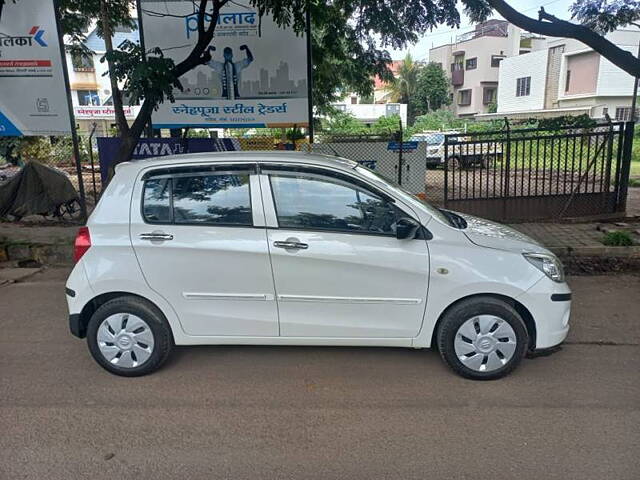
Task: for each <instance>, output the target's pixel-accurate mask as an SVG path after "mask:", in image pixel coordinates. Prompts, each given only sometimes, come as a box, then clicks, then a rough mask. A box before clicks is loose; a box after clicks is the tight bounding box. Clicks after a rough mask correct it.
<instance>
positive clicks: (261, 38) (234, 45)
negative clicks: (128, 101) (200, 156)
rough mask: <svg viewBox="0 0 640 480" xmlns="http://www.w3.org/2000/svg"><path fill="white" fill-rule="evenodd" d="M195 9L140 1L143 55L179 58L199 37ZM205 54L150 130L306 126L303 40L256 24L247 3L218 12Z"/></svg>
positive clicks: (174, 0) (265, 22)
mask: <svg viewBox="0 0 640 480" xmlns="http://www.w3.org/2000/svg"><path fill="white" fill-rule="evenodd" d="M207 3H208V4H210V2H207ZM197 4H198V2H193V1H189V0H186V1H184V0H166V1H157V0H155V1H153V0H142V1H141V6H142V25H143V31H144V41H145V47H146V49H147V50H150V49H152V48H155V47H159V48H161V49H162V51H163V52H164V55H165V56H166V57H169V58H172V59H173V60H174V61H175V63H179V62H180V61H182V60H184V59H185V58H186V57H187V55H188V54H189V52H190V51H191V50H192V49H193V46H194V45H195V43H196V41H197V39H198V20H197V13H196V12H197V7H196V5H197ZM209 12H210V11H207V14H206V16H205V25H206V26H208V25H209V24H210V22H211V21H212V16H211V15H210V14H209ZM208 50H209V52H210V53H211V61H210V62H209V63H207V64H205V65H200V66H199V67H197V68H195V69H194V70H192V71H190V72H188V73H186V74H185V75H184V76H182V77H181V78H180V81H181V82H182V85H183V87H184V91H182V92H180V91H179V90H176V91H175V92H174V94H175V103H170V102H165V103H163V104H161V105H160V106H159V108H158V110H157V111H155V112H154V113H153V116H152V121H153V126H154V127H155V128H174V127H176V128H177V127H187V126H189V127H266V126H269V127H277V126H291V125H294V124H297V125H300V126H304V125H307V124H308V121H309V112H308V105H307V95H308V87H307V51H306V40H305V38H304V36H296V34H295V33H294V32H293V30H292V29H290V28H280V27H278V26H277V25H276V24H275V23H274V22H273V20H272V19H271V18H270V17H267V16H265V17H262V18H260V17H259V15H258V12H257V10H256V9H255V8H254V7H252V6H251V4H250V3H249V1H247V0H239V1H234V2H229V3H227V4H226V5H225V6H224V7H223V8H222V10H221V12H220V16H219V18H218V20H217V24H216V30H215V34H214V37H213V41H212V42H211V44H210V45H209V46H208Z"/></svg>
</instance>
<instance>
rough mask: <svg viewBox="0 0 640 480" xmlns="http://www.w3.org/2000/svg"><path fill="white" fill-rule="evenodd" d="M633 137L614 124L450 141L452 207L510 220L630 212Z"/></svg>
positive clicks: (448, 194) (447, 191)
mask: <svg viewBox="0 0 640 480" xmlns="http://www.w3.org/2000/svg"><path fill="white" fill-rule="evenodd" d="M631 132H632V126H631V124H629V125H625V124H624V123H611V124H607V125H601V126H598V127H595V128H589V129H576V128H572V127H566V128H558V129H555V130H553V131H548V130H540V129H532V128H529V129H522V130H511V129H508V128H507V129H506V130H501V131H494V132H483V133H473V134H465V135H460V134H458V135H447V136H446V138H445V169H444V185H443V188H444V191H443V198H444V205H445V207H447V208H451V209H454V210H460V211H464V212H469V213H473V214H477V215H480V216H483V217H487V218H493V219H497V220H503V221H518V220H538V219H560V218H565V217H581V216H595V215H606V214H614V213H616V212H621V211H624V208H625V203H626V189H625V188H624V187H625V186H626V183H627V181H628V174H629V171H628V168H627V169H626V174H625V169H624V168H622V167H623V166H624V165H625V164H628V162H629V161H630V158H628V156H626V155H625V142H626V141H630V140H628V138H629V139H630V138H631V136H630V135H631ZM627 137H628V138H627Z"/></svg>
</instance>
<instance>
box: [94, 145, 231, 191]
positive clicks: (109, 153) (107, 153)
mask: <svg viewBox="0 0 640 480" xmlns="http://www.w3.org/2000/svg"><path fill="white" fill-rule="evenodd" d="M97 140H98V157H99V158H100V178H102V181H103V182H105V181H106V180H107V173H108V171H109V166H110V165H111V162H113V160H114V159H115V158H116V155H117V154H118V149H119V148H120V139H119V138H113V137H99V138H98V139H97ZM233 150H240V143H239V142H238V140H237V139H235V138H141V139H140V140H139V141H138V145H136V148H135V149H134V151H133V155H132V156H131V160H142V159H143V158H150V157H164V156H167V155H179V154H182V153H198V152H228V151H233Z"/></svg>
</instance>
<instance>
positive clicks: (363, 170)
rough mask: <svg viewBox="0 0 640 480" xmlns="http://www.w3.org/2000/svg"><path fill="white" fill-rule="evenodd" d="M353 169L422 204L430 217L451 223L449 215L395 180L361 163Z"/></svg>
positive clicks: (399, 194) (401, 195)
mask: <svg viewBox="0 0 640 480" xmlns="http://www.w3.org/2000/svg"><path fill="white" fill-rule="evenodd" d="M355 169H356V171H357V172H358V173H360V174H361V175H362V176H364V177H366V178H367V179H369V180H371V181H373V182H374V183H378V184H382V186H383V187H384V188H386V189H388V190H391V191H392V192H394V193H396V194H397V195H398V196H400V197H404V198H406V197H409V198H410V199H411V200H413V201H416V202H419V203H421V204H422V206H423V207H424V208H425V209H426V210H427V212H428V213H429V215H431V216H432V217H436V218H438V219H439V220H440V221H441V222H442V223H445V224H447V225H451V221H450V219H449V217H447V215H445V214H444V213H443V212H442V211H440V210H439V209H437V208H435V207H433V206H431V205H429V204H428V203H427V202H425V201H424V200H422V199H421V198H419V197H416V196H415V195H414V194H413V193H411V192H410V191H408V190H406V189H404V188H403V187H401V186H400V185H398V184H397V183H396V182H394V181H391V180H388V179H387V178H385V177H383V176H381V175H379V174H378V173H377V172H375V171H373V170H370V169H368V168H367V167H363V166H362V165H358V166H357V167H356V168H355Z"/></svg>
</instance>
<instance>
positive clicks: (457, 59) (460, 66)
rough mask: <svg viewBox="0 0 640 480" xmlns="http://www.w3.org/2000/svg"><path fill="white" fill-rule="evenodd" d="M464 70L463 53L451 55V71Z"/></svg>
mask: <svg viewBox="0 0 640 480" xmlns="http://www.w3.org/2000/svg"><path fill="white" fill-rule="evenodd" d="M457 70H464V55H456V56H454V57H453V63H452V64H451V71H452V72H455V71H457Z"/></svg>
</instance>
